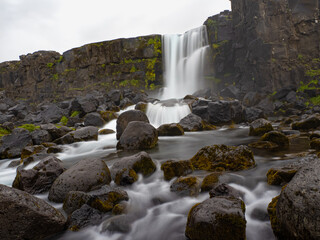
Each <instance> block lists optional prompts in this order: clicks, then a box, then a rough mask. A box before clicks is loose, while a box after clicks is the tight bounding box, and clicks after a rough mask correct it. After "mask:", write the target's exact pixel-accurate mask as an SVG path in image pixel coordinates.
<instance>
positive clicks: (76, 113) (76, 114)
mask: <svg viewBox="0 0 320 240" xmlns="http://www.w3.org/2000/svg"><path fill="white" fill-rule="evenodd" d="M79 114H80V112H79V111H73V112H72V113H71V115H70V117H76V116H78V115H79Z"/></svg>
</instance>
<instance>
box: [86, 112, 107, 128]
mask: <svg viewBox="0 0 320 240" xmlns="http://www.w3.org/2000/svg"><path fill="white" fill-rule="evenodd" d="M105 123H106V122H105V121H104V120H103V118H102V117H101V115H100V114H99V113H97V112H94V113H88V114H87V115H86V116H85V117H84V125H85V126H95V127H102V126H103V125H104V124H105Z"/></svg>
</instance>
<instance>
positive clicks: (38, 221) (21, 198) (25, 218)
mask: <svg viewBox="0 0 320 240" xmlns="http://www.w3.org/2000/svg"><path fill="white" fill-rule="evenodd" d="M0 212H1V214H0V221H1V228H0V235H1V239H43V238H46V237H48V236H50V235H53V234H56V233H59V232H61V231H63V230H64V228H65V223H66V219H65V217H64V216H63V215H62V214H61V213H60V212H59V211H58V210H56V209H55V208H53V207H52V206H51V205H49V204H48V203H46V202H45V201H44V200H41V199H38V198H36V197H34V196H32V195H30V194H28V193H26V192H23V191H20V190H18V189H14V188H9V187H7V186H4V185H0Z"/></svg>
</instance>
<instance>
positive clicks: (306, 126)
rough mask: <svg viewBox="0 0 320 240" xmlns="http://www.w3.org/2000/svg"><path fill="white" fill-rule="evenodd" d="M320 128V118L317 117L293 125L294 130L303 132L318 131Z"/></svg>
mask: <svg viewBox="0 0 320 240" xmlns="http://www.w3.org/2000/svg"><path fill="white" fill-rule="evenodd" d="M319 126H320V118H319V117H317V116H310V117H309V118H307V119H303V120H301V121H299V122H294V123H292V125H291V127H292V129H294V130H301V131H308V130H310V129H316V128H317V127H319Z"/></svg>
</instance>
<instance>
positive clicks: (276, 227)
mask: <svg viewBox="0 0 320 240" xmlns="http://www.w3.org/2000/svg"><path fill="white" fill-rule="evenodd" d="M278 200H279V196H277V197H275V198H273V199H272V201H271V202H270V203H269V205H268V214H269V217H270V222H271V227H272V230H273V232H274V233H275V235H278V234H277V233H279V232H280V224H279V221H278V218H277V203H278Z"/></svg>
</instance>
